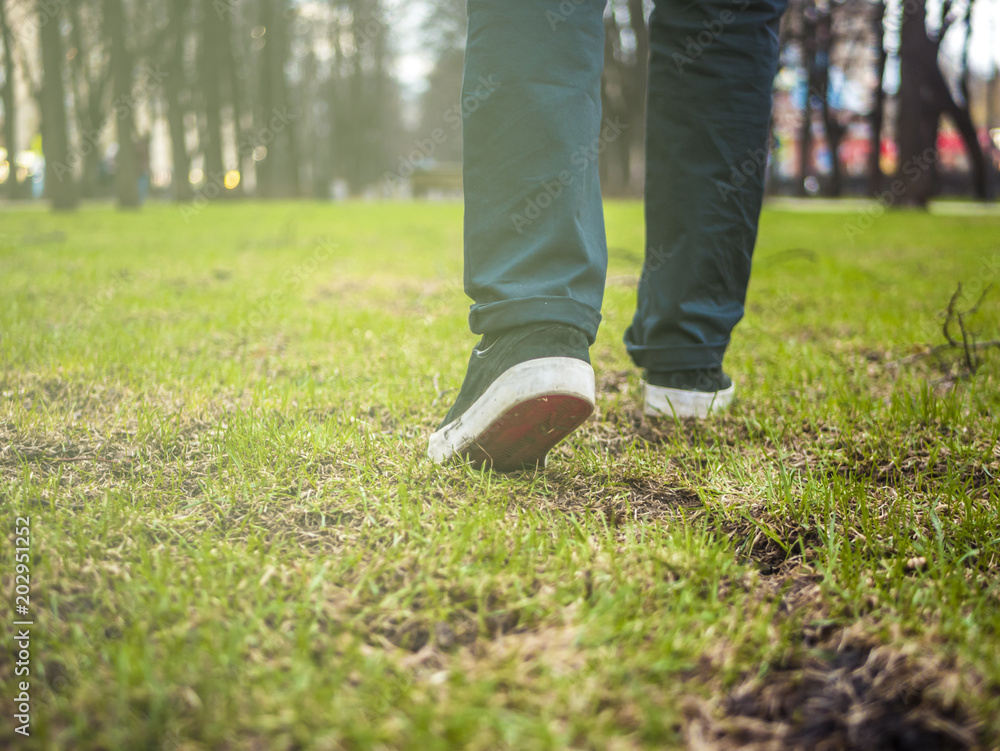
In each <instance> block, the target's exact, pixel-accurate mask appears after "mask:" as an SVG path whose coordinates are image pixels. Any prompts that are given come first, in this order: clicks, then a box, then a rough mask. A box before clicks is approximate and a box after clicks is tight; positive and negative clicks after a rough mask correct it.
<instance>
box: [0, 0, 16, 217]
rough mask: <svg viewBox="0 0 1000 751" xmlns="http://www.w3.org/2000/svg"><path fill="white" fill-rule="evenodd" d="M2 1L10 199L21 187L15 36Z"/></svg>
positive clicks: (0, 23) (0, 33) (5, 139)
mask: <svg viewBox="0 0 1000 751" xmlns="http://www.w3.org/2000/svg"><path fill="white" fill-rule="evenodd" d="M8 1H9V0H0V43H2V44H3V92H2V101H3V142H4V148H6V149H7V165H8V170H9V171H8V173H7V182H6V184H5V187H6V188H7V197H8V198H18V197H19V196H20V185H19V183H18V178H17V152H18V148H17V98H16V91H15V81H14V35H13V34H12V33H11V29H10V22H9V20H8V17H7V3H8Z"/></svg>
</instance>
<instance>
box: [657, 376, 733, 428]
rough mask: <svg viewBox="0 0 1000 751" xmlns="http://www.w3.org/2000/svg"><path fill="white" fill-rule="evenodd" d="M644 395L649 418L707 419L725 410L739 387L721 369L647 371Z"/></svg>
mask: <svg viewBox="0 0 1000 751" xmlns="http://www.w3.org/2000/svg"><path fill="white" fill-rule="evenodd" d="M643 396H644V397H645V403H646V404H645V410H644V411H645V414H646V416H647V417H679V418H684V417H695V418H698V419H704V418H706V417H708V416H709V415H710V414H715V413H717V412H722V411H724V410H726V409H727V408H728V407H729V405H730V404H732V402H733V398H734V397H735V396H736V387H735V386H733V381H732V379H731V378H730V377H729V376H727V375H726V374H725V373H723V372H722V368H707V369H702V370H672V371H659V372H658V371H647V373H646V382H645V384H644V386H643Z"/></svg>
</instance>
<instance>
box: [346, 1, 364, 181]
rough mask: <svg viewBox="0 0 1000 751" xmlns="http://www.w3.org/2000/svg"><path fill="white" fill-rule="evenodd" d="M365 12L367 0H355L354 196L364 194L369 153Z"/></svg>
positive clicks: (352, 92)
mask: <svg viewBox="0 0 1000 751" xmlns="http://www.w3.org/2000/svg"><path fill="white" fill-rule="evenodd" d="M363 12H364V0H351V39H352V40H353V45H352V46H353V47H354V54H353V55H351V83H350V104H349V108H350V111H351V112H352V113H353V117H351V118H350V119H349V120H348V123H347V126H348V128H350V147H349V148H350V151H349V153H348V155H347V159H348V162H347V163H348V168H347V185H348V189H349V190H350V192H351V195H352V196H353V195H358V194H359V193H361V189H362V188H363V187H364V185H363V182H364V180H363V177H362V174H361V170H362V165H363V164H364V163H365V159H366V157H367V152H368V150H367V148H366V146H367V144H366V141H365V127H366V126H367V119H368V118H366V117H365V116H364V115H363V114H362V113H364V111H365V105H366V102H365V81H364V68H363V67H362V65H361V56H362V51H361V45H362V44H363V42H364V40H363V39H362V38H361V35H360V34H359V33H358V32H359V31H360V27H361V18H362V14H363Z"/></svg>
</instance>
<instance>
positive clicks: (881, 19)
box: [868, 0, 888, 196]
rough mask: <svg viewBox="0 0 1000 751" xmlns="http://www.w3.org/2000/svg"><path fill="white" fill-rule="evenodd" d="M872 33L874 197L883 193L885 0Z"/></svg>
mask: <svg viewBox="0 0 1000 751" xmlns="http://www.w3.org/2000/svg"><path fill="white" fill-rule="evenodd" d="M872 33H873V35H874V37H875V44H876V45H877V47H876V51H875V53H876V58H875V91H874V97H873V100H872V111H871V115H870V120H869V127H870V128H871V133H870V135H869V139H870V141H869V143H870V146H869V151H868V192H869V193H871V194H872V195H873V196H874V195H877V194H879V193H881V191H882V120H883V117H884V115H885V89H884V88H882V79H883V78H884V77H885V63H886V58H887V57H888V56H887V54H886V51H885V1H884V0H880V2H877V3H875V6H874V9H873V13H872Z"/></svg>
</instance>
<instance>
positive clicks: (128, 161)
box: [104, 0, 139, 209]
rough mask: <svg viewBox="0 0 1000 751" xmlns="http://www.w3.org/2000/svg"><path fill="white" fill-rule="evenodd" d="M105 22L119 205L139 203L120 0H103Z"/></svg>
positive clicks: (132, 105) (129, 64) (128, 66)
mask: <svg viewBox="0 0 1000 751" xmlns="http://www.w3.org/2000/svg"><path fill="white" fill-rule="evenodd" d="M104 24H105V26H106V27H107V32H108V35H109V36H110V37H111V75H112V77H113V78H114V82H115V85H114V93H115V98H114V102H113V106H112V112H113V117H114V121H115V131H116V133H117V136H118V157H117V159H116V160H115V184H116V188H117V192H118V206H119V207H120V208H123V209H134V208H137V207H138V206H139V168H138V159H137V155H136V146H135V112H134V110H135V102H134V100H133V97H132V56H131V54H130V53H129V49H128V43H127V41H126V38H125V26H126V20H125V9H124V8H123V7H122V0H104Z"/></svg>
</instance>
